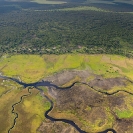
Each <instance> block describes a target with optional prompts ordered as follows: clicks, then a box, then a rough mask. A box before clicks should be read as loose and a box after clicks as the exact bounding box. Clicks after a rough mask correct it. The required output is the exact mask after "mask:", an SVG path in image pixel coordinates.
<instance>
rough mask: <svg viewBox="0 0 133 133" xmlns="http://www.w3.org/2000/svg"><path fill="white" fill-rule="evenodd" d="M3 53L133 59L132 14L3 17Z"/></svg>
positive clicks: (38, 13)
mask: <svg viewBox="0 0 133 133" xmlns="http://www.w3.org/2000/svg"><path fill="white" fill-rule="evenodd" d="M0 20H1V21H0V53H1V54H3V53H22V54H23V53H32V54H47V53H54V54H62V53H67V52H81V53H111V54H113V53H114V54H122V55H125V56H129V57H132V56H133V53H132V51H133V15H132V14H126V13H123V14H122V13H113V12H112V13H111V12H96V11H14V12H11V13H6V14H0Z"/></svg>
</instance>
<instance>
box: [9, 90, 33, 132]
mask: <svg viewBox="0 0 133 133" xmlns="http://www.w3.org/2000/svg"><path fill="white" fill-rule="evenodd" d="M30 89H31V88H28V94H26V95H23V96H21V97H20V101H19V102H17V103H14V104H13V105H12V111H11V112H12V114H14V115H15V118H14V122H13V125H12V127H10V128H9V130H8V133H10V132H11V130H12V129H13V128H14V126H15V125H16V119H17V118H18V113H16V112H15V106H16V105H17V104H19V103H21V102H22V100H23V97H27V96H29V95H30V94H31V92H30Z"/></svg>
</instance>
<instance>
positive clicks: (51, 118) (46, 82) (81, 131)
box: [0, 75, 116, 133]
mask: <svg viewBox="0 0 133 133" xmlns="http://www.w3.org/2000/svg"><path fill="white" fill-rule="evenodd" d="M0 78H3V79H9V80H12V81H15V82H16V83H18V84H20V85H22V86H23V87H24V88H26V87H31V86H33V87H35V88H36V89H38V90H39V91H40V93H41V95H42V96H44V97H45V98H46V99H47V100H48V101H49V102H50V103H51V107H50V108H49V109H48V110H47V111H46V112H45V114H44V115H45V117H46V118H47V119H49V120H51V121H62V122H65V123H68V124H70V125H71V126H73V127H74V128H75V129H76V130H77V131H78V132H79V133H87V132H86V131H83V130H82V129H80V128H79V127H78V125H76V124H75V123H74V122H73V121H71V120H67V119H56V118H53V117H51V116H49V115H48V114H49V112H50V111H51V110H52V109H53V106H54V103H53V101H52V100H50V99H49V98H48V97H47V96H46V95H45V94H44V92H43V90H42V89H40V88H39V86H46V87H54V88H56V89H70V88H71V87H72V86H74V85H75V84H76V83H78V82H75V83H73V84H72V85H70V86H69V87H64V88H62V87H59V86H57V85H55V84H52V83H50V82H49V81H39V82H35V83H29V84H27V83H24V82H21V81H19V80H18V79H15V78H11V77H6V76H2V75H0ZM22 98H23V96H22V97H21V100H22ZM21 100H20V101H19V103H20V102H21ZM16 104H18V103H15V104H14V105H16ZM14 105H13V106H12V107H13V110H12V112H13V111H14ZM13 113H14V112H13ZM17 117H18V114H17ZM17 117H16V118H17ZM16 118H15V120H14V125H13V127H14V126H15V124H16ZM13 127H12V128H13ZM12 128H10V129H12ZM10 129H9V130H10ZM108 131H112V132H113V133H116V131H115V130H114V129H106V130H105V131H102V132H99V133H108Z"/></svg>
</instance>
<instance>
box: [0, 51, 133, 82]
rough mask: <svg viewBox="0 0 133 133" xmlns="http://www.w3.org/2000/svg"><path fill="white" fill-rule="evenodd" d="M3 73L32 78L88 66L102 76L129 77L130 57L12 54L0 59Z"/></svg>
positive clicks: (131, 60)
mask: <svg viewBox="0 0 133 133" xmlns="http://www.w3.org/2000/svg"><path fill="white" fill-rule="evenodd" d="M0 69H1V72H2V73H3V75H6V76H11V77H13V76H19V77H20V78H21V80H22V81H24V82H35V81H38V80H39V79H42V78H43V77H46V76H48V75H50V74H53V73H56V72H59V71H62V70H64V69H88V70H89V71H91V72H93V73H95V74H98V75H103V76H104V77H106V78H107V77H119V76H123V77H124V76H125V77H128V78H130V79H131V80H133V74H132V72H133V59H128V58H126V57H123V56H116V55H87V54H64V55H42V56H39V55H14V56H4V57H2V58H1V60H0Z"/></svg>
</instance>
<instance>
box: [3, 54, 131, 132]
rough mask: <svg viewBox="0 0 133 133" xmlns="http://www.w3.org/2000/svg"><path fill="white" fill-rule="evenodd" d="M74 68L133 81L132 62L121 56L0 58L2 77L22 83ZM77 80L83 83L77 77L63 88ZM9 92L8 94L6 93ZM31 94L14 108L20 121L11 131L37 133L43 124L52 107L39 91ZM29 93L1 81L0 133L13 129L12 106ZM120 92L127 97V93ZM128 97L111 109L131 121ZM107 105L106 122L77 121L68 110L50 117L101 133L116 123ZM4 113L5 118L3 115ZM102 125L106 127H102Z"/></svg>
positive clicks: (85, 55) (28, 56)
mask: <svg viewBox="0 0 133 133" xmlns="http://www.w3.org/2000/svg"><path fill="white" fill-rule="evenodd" d="M72 69H76V70H88V71H89V72H90V73H94V74H97V75H102V76H103V77H104V78H110V77H112V78H114V77H127V78H128V79H130V80H133V59H129V58H127V57H123V56H118V55H105V54H99V55H87V54H62V55H41V56H40V55H12V56H9V55H5V56H2V57H1V58H0V72H1V73H2V74H3V75H6V76H9V77H19V78H20V79H21V80H22V81H24V82H27V83H30V82H36V81H38V80H40V79H42V78H45V77H47V76H49V75H52V74H55V73H57V72H60V71H62V70H72ZM93 78H94V77H92V79H93ZM76 80H78V81H80V78H79V77H75V78H74V79H72V81H70V82H68V83H66V84H64V85H63V86H69V85H70V84H71V83H72V82H75V81H76ZM88 80H89V78H88ZM90 80H91V79H90ZM9 85H10V86H9ZM15 86H16V87H15ZM13 87H14V88H13ZM132 88H133V85H132V84H130V83H128V84H127V86H126V87H119V86H117V87H113V88H112V89H111V90H109V91H108V92H114V91H117V90H119V89H123V90H127V91H129V92H133V90H132ZM9 90H11V91H9ZM7 91H9V92H8V93H6V92H7ZM44 91H45V93H47V90H46V88H44ZM31 92H32V94H31V95H30V96H28V97H25V98H24V99H23V101H22V103H21V104H18V105H16V106H15V111H16V112H17V113H18V114H19V118H18V119H17V124H16V126H15V128H14V129H13V130H12V131H13V132H20V131H22V129H23V130H25V132H26V131H28V132H33V133H35V132H37V129H38V127H39V125H40V124H41V122H42V121H43V120H44V119H45V118H44V112H45V111H46V110H47V109H48V108H49V107H50V104H49V103H48V102H47V101H46V99H44V98H42V97H41V96H40V94H39V91H37V90H35V89H32V90H31ZM27 93H28V91H27V89H25V90H23V89H22V88H21V87H20V86H18V85H16V84H15V83H14V82H11V81H3V80H0V95H1V96H0V102H1V107H0V112H1V113H0V114H1V115H0V123H2V125H1V126H2V128H1V129H0V132H2V133H6V132H7V130H8V129H9V127H11V126H12V123H13V118H14V115H13V114H12V113H11V109H12V107H11V105H12V104H14V103H15V102H17V101H19V100H20V96H22V95H24V94H27ZM121 93H122V94H123V95H125V93H124V92H121ZM3 94H4V95H3ZM126 95H127V96H125V97H124V98H123V99H124V105H123V106H116V107H113V108H112V110H113V111H114V112H115V114H116V115H117V116H118V117H119V118H124V119H125V118H126V119H129V118H131V117H132V116H133V112H132V110H133V107H132V101H133V99H132V98H133V97H132V96H131V95H129V94H126ZM108 104H109V103H106V104H104V106H105V107H103V110H104V111H105V114H106V117H107V119H105V120H104V121H103V120H102V118H101V119H100V118H99V119H97V121H95V123H93V122H90V121H88V120H85V117H82V116H81V117H79V118H78V115H77V113H74V112H73V113H70V112H69V110H66V111H65V112H61V113H59V114H58V113H57V112H53V113H51V114H50V115H53V116H54V115H56V116H57V118H58V117H59V118H62V117H63V118H72V119H73V120H74V121H76V122H77V123H79V126H83V129H85V130H89V129H88V128H87V127H86V124H89V125H90V127H91V131H98V130H102V129H105V128H108V127H111V126H112V123H113V122H114V118H113V116H112V115H111V113H110V109H109V108H108ZM125 105H126V106H125ZM86 110H87V111H90V112H91V108H89V107H87V108H86ZM3 113H5V114H6V115H4V116H3ZM27 123H29V124H27ZM100 123H105V124H103V126H101V127H99V125H100ZM85 127H86V128H85ZM90 127H89V128H90Z"/></svg>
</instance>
